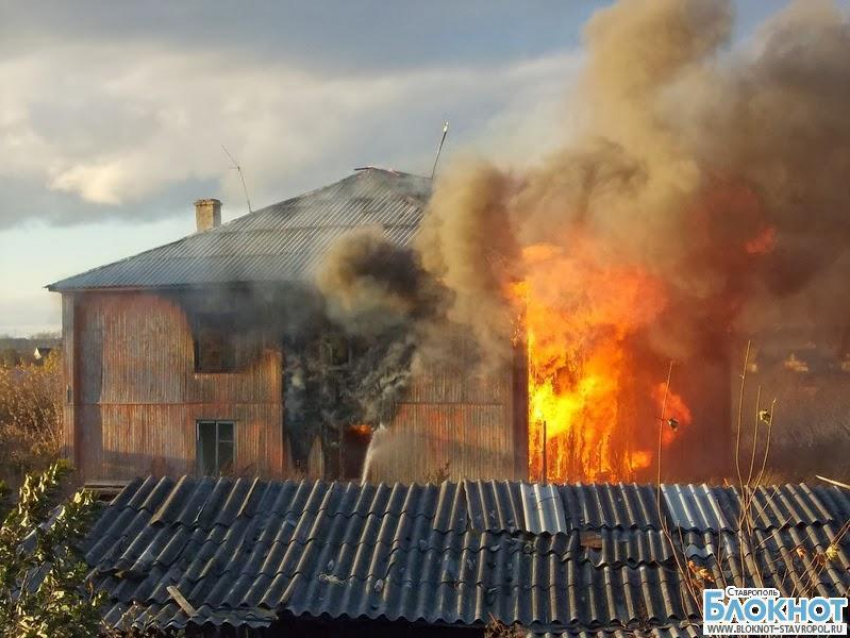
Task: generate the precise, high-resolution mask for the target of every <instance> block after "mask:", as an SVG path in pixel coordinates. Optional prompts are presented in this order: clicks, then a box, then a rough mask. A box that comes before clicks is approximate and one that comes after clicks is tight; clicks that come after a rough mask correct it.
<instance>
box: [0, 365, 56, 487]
mask: <svg viewBox="0 0 850 638" xmlns="http://www.w3.org/2000/svg"><path fill="white" fill-rule="evenodd" d="M62 386H63V381H62V357H61V354H59V353H57V352H55V351H54V352H53V353H51V354H50V356H49V357H48V358H47V359H46V360H45V361H44V363H43V364H42V365H35V364H30V363H24V364H20V365H16V366H13V367H0V479H2V480H4V481H6V482H7V483H8V484H10V485H17V484H18V483H19V482H20V481H21V479H22V477H23V476H24V475H25V474H26V473H27V472H31V471H36V470H42V469H44V468H46V467H47V466H48V465H49V464H50V463H51V462H52V461H54V460H56V459H57V458H58V457H59V453H60V450H61V445H62V409H63V402H62V394H63V393H62Z"/></svg>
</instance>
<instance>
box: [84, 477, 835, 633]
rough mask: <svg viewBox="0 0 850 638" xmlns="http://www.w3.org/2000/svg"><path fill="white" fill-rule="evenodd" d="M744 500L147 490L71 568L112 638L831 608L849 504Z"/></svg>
mask: <svg viewBox="0 0 850 638" xmlns="http://www.w3.org/2000/svg"><path fill="white" fill-rule="evenodd" d="M751 497H752V498H751V500H750V498H748V499H747V500H746V501H745V500H743V499H742V498H741V496H740V493H739V492H738V491H737V490H736V489H734V488H730V487H708V486H705V485H662V486H661V487H660V490H658V491H657V490H656V487H655V486H648V485H644V486H639V485H634V484H620V485H581V484H577V485H557V486H555V485H539V484H527V483H511V482H498V481H487V482H483V481H464V482H461V483H443V484H441V485H424V486H423V485H402V484H394V485H369V484H366V485H360V484H355V483H325V482H321V481H320V482H308V481H304V482H292V481H288V482H283V483H280V482H263V481H259V480H244V479H242V480H231V479H221V480H218V481H216V480H211V479H202V480H196V479H190V478H184V479H180V480H178V481H174V480H171V479H162V480H159V481H158V480H155V479H152V478H148V479H146V480H142V479H137V480H135V481H133V482H132V483H131V484H130V485H129V486H127V488H126V489H125V490H124V491H123V492H122V493H121V494H120V495H119V496H118V497H117V498H116V499H115V500H114V501H113V502H112V503H111V505H109V506H108V507H107V508H106V509H105V510H104V511H103V512H102V514H101V515H100V517H99V520H98V521H97V522H96V523H95V524H94V527H93V528H92V529H91V532H90V534H89V538H88V541H87V543H86V547H85V549H86V554H85V557H86V560H87V561H88V563H89V565H90V566H91V568H92V578H93V582H94V584H95V585H96V586H97V587H99V588H101V589H103V590H105V593H106V606H105V608H104V617H105V619H106V621H107V622H108V623H109V624H110V625H111V626H112V627H115V628H117V629H119V630H120V631H125V632H129V631H130V630H131V629H132V628H134V627H136V628H155V629H185V630H187V635H189V636H195V635H203V636H222V637H223V636H243V637H245V638H253V637H255V636H256V637H259V636H265V637H267V638H275V637H276V636H363V637H366V636H404V637H406V638H408V637H415V636H444V635H449V636H450V635H453V634H457V635H460V636H484V635H485V627H486V626H487V625H488V624H490V625H491V626H492V625H493V624H494V623H495V622H499V623H502V625H503V626H505V625H506V626H513V625H518V628H517V629H516V630H515V631H516V633H510V634H507V635H512V636H515V635H528V636H541V637H542V636H550V637H553V638H554V637H556V636H559V637H563V638H568V637H578V636H583V637H588V638H589V637H591V636H593V637H596V638H620V637H623V638H625V637H626V636H633V637H638V638H641V637H649V636H653V637H655V638H668V637H669V638H673V637H676V638H679V637H686V636H687V637H694V638H696V637H698V636H701V635H703V631H702V620H703V619H702V614H701V606H700V603H701V601H700V600H699V596H700V592H701V591H702V589H703V588H723V587H725V586H726V585H735V586H737V587H762V588H764V587H772V588H776V589H778V590H779V592H780V595H781V596H793V597H797V596H809V597H811V596H825V597H830V596H846V595H847V592H848V589H850V571H849V570H848V569H849V568H850V535H848V534H847V533H846V532H847V526H848V521H850V492H848V491H847V490H841V489H839V488H836V487H822V486H816V487H809V486H807V485H781V486H772V487H759V488H756V489H755V490H754V491H753V492H752V494H751ZM744 503H749V505H745V504H744ZM742 507H746V511H747V513H748V514H747V516H746V520H747V524H746V525H745V526H744V527H743V529H742V527H741V523H740V520H741V519H742ZM491 635H493V634H491ZM500 635H506V633H504V634H500Z"/></svg>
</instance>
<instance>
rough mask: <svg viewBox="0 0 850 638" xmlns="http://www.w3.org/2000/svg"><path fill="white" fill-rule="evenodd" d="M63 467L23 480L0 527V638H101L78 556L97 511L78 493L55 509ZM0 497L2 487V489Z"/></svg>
mask: <svg viewBox="0 0 850 638" xmlns="http://www.w3.org/2000/svg"><path fill="white" fill-rule="evenodd" d="M69 473H70V467H69V466H68V465H67V464H65V463H62V462H58V463H53V464H52V465H50V467H48V468H47V469H46V470H44V471H43V472H41V473H38V474H29V475H27V477H26V478H25V479H24V482H23V484H22V485H21V487H20V489H19V491H18V499H17V502H16V503H13V504H11V503H9V502H8V494H4V499H3V500H4V502H5V503H6V506H5V508H4V512H3V523H2V527H0V635H3V636H19V637H20V638H89V637H91V636H97V635H98V634H101V633H103V631H104V628H103V626H102V621H101V617H100V612H99V607H100V605H101V604H102V602H103V599H102V595H101V594H99V593H97V592H96V591H95V590H94V589H93V588H92V586H91V584H90V583H89V582H88V581H87V578H86V575H87V572H88V567H87V566H86V563H85V561H84V559H83V556H82V554H81V552H80V550H79V546H80V543H81V542H82V540H83V537H84V536H85V533H86V530H87V528H88V525H89V522H90V520H91V518H92V516H93V515H94V513H95V509H96V503H95V501H94V499H93V497H92V495H91V493H90V492H86V491H80V492H77V493H76V494H74V495H73V496H72V497H71V498H70V499H68V500H67V501H65V502H63V503H62V504H61V505H59V506H57V501H58V499H59V494H60V487H61V483H62V481H63V480H64V479H65V478H66V477H67V476H68V474H69ZM3 491H4V492H5V487H3Z"/></svg>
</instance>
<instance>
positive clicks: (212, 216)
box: [195, 199, 221, 233]
mask: <svg viewBox="0 0 850 638" xmlns="http://www.w3.org/2000/svg"><path fill="white" fill-rule="evenodd" d="M195 221H196V222H197V224H198V232H199V233H202V232H204V231H205V230H211V229H213V228H218V227H219V226H221V202H220V201H218V200H217V199H199V200H198V201H196V202H195Z"/></svg>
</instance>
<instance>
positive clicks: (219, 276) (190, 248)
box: [48, 168, 431, 291]
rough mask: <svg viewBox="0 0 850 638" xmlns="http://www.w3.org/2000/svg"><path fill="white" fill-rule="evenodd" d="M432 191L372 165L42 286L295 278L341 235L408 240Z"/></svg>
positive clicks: (419, 180)
mask: <svg viewBox="0 0 850 638" xmlns="http://www.w3.org/2000/svg"><path fill="white" fill-rule="evenodd" d="M430 196H431V180H430V179H428V178H426V177H419V176H417V175H410V174H408V173H399V172H395V171H387V170H382V169H377V168H368V169H363V170H359V171H357V172H356V173H354V174H353V175H351V176H349V177H346V178H345V179H343V180H340V181H339V182H336V183H334V184H331V185H330V186H325V187H324V188H320V189H317V190H314V191H311V192H309V193H306V194H304V195H300V196H298V197H295V198H293V199H289V200H286V201H283V202H280V203H278V204H273V205H272V206H268V207H267V208H263V209H261V210H258V211H255V212H253V213H250V214H248V215H245V216H244V217H240V218H238V219H235V220H233V221H231V222H230V223H227V224H223V225H222V226H219V227H218V228H214V229H212V230H208V231H206V232H202V233H195V234H193V235H189V236H188V237H184V238H183V239H180V240H178V241H175V242H172V243H170V244H166V245H164V246H159V247H158V248H154V249H152V250H148V251H146V252H143V253H140V254H138V255H135V256H133V257H129V258H127V259H123V260H121V261H117V262H114V263H111V264H107V265H105V266H101V267H99V268H95V269H93V270H89V271H87V272H84V273H81V274H79V275H75V276H73V277H69V278H67V279H63V280H61V281H58V282H56V283H54V284H51V285H49V286H48V288H49V289H50V290H55V291H66V290H79V289H90V288H150V287H170V286H199V285H211V284H240V283H264V282H266V283H267V282H302V281H304V280H306V279H308V278H309V277H310V276H312V274H313V271H314V269H315V267H316V264H317V263H318V260H319V258H320V257H321V256H322V255H323V254H324V253H325V252H326V251H327V249H328V248H329V247H330V246H331V244H333V242H334V241H336V240H337V239H338V238H339V237H341V236H342V235H344V234H346V233H348V232H351V231H352V230H353V229H356V228H364V227H373V228H375V229H376V230H377V231H378V232H380V233H381V234H382V235H383V236H384V237H386V238H387V239H388V240H390V241H392V242H394V243H397V244H399V245H407V244H409V243H410V241H411V240H412V238H413V236H414V235H415V233H416V230H417V228H418V226H419V222H420V220H421V219H422V214H423V211H424V208H425V205H426V204H427V202H428V199H429V198H430Z"/></svg>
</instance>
